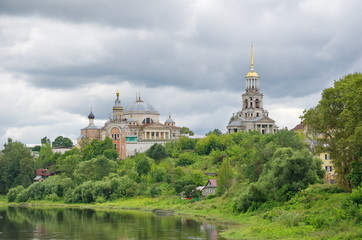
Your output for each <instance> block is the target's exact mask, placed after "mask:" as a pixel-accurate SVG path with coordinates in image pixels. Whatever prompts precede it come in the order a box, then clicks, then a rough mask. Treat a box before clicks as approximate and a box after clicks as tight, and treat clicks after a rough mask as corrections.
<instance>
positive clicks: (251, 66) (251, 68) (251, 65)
mask: <svg viewBox="0 0 362 240" xmlns="http://www.w3.org/2000/svg"><path fill="white" fill-rule="evenodd" d="M250 71H251V72H254V49H253V42H251V50H250Z"/></svg>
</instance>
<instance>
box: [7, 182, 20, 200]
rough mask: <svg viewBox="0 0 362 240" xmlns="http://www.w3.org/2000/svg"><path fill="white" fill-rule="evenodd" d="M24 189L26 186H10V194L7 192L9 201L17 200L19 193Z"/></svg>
mask: <svg viewBox="0 0 362 240" xmlns="http://www.w3.org/2000/svg"><path fill="white" fill-rule="evenodd" d="M23 190H24V187H23V186H21V185H20V186H17V187H14V188H10V189H9V191H8V194H6V198H7V200H8V202H15V200H16V198H17V196H18V194H19V193H20V192H21V191H23Z"/></svg>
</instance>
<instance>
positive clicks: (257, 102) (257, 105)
mask: <svg viewBox="0 0 362 240" xmlns="http://www.w3.org/2000/svg"><path fill="white" fill-rule="evenodd" d="M255 107H256V108H259V99H256V100H255Z"/></svg>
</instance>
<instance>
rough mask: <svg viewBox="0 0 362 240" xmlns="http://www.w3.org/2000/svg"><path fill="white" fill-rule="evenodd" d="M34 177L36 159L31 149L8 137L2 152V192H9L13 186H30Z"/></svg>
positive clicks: (0, 166)
mask: <svg viewBox="0 0 362 240" xmlns="http://www.w3.org/2000/svg"><path fill="white" fill-rule="evenodd" d="M34 177H35V171H34V159H33V156H32V155H31V151H30V149H28V148H27V147H26V146H25V145H24V144H22V143H20V142H14V141H13V140H12V139H8V142H7V143H6V144H5V145H4V149H3V150H2V151H1V153H0V194H5V193H7V191H8V190H9V189H10V188H12V187H16V186H23V187H28V186H29V185H30V184H31V183H32V181H33V178H34Z"/></svg>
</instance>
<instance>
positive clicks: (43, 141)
mask: <svg viewBox="0 0 362 240" xmlns="http://www.w3.org/2000/svg"><path fill="white" fill-rule="evenodd" d="M40 142H41V144H49V145H50V139H49V138H48V137H43V138H42V139H41V140H40Z"/></svg>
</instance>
